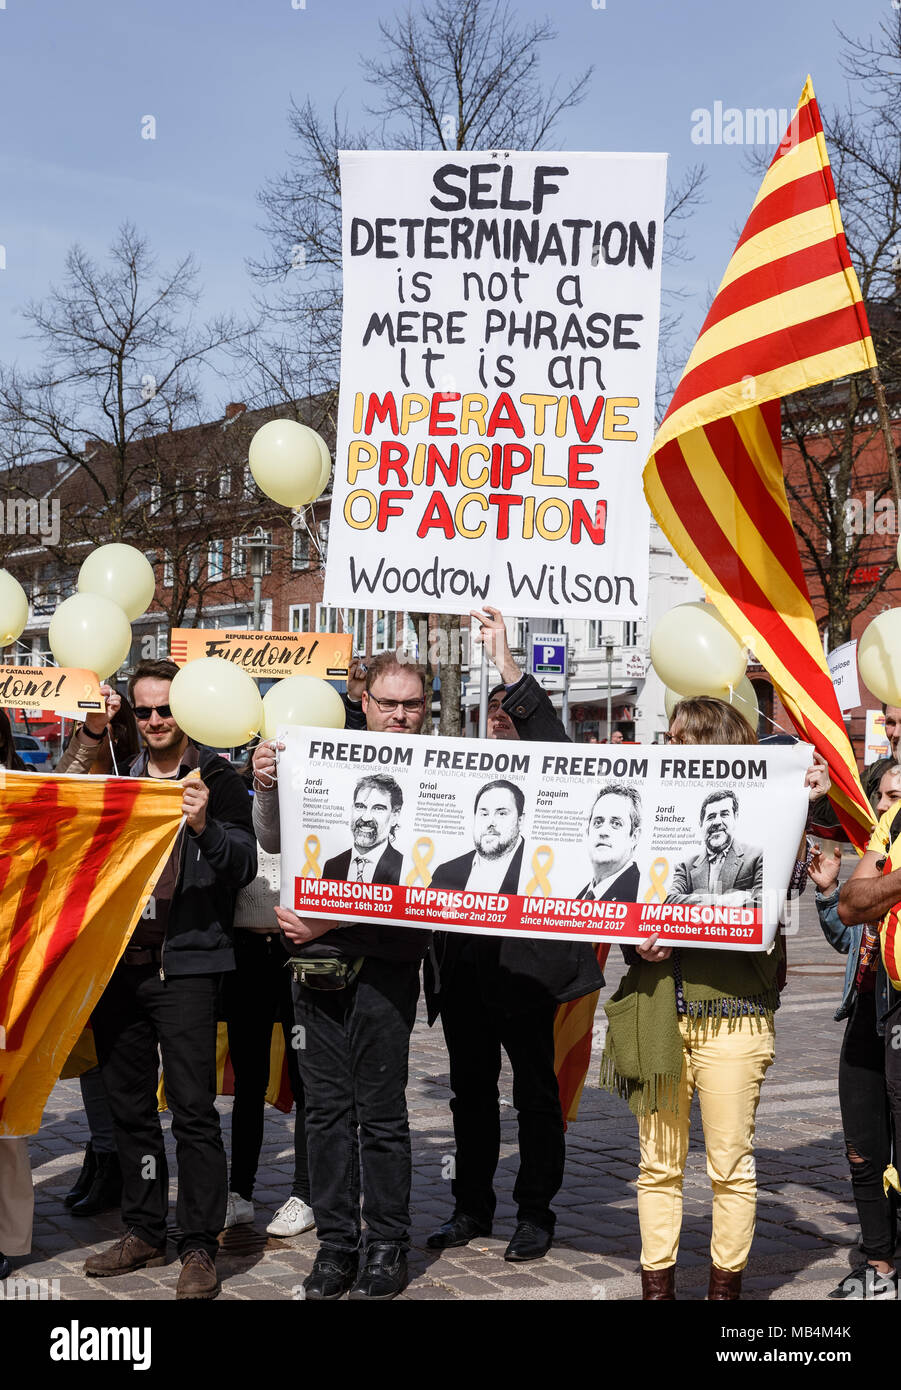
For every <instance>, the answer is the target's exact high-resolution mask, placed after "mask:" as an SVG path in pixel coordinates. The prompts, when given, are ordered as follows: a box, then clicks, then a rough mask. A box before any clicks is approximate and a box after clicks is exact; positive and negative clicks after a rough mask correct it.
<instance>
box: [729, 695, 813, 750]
mask: <svg viewBox="0 0 901 1390" xmlns="http://www.w3.org/2000/svg"><path fill="white" fill-rule="evenodd" d="M733 700H741V702H742V704H743V705H748V706H750V704H751V701H750V700H748V699H746V698H745V696H744V695H739V693H738V691H737V690H736V689H735V687H734V686H732V685H730V686H729V703H730V704H731V703H732V701H733ZM757 715H758V718H760V719H765V720H766V722H767V723H768V724H772V726H773V728H774V729H778V730H779V732H780V734H788V736H789V738H797V737H798V735H797V734H793V733H792V731H791V730H790V729H785V728H783V726H782V725H781V724H777V723H776V720H775V719H771V718H770V716H769V715H768V714H764V712H763V710H762V709H761V708H760V706H759V705H758V706H757Z"/></svg>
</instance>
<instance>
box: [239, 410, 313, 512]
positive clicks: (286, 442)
mask: <svg viewBox="0 0 901 1390" xmlns="http://www.w3.org/2000/svg"><path fill="white" fill-rule="evenodd" d="M318 438H319V436H318V435H317V434H316V433H315V431H313V430H311V429H310V428H309V426H307V425H302V424H300V422H299V421H298V420H270V421H269V422H268V423H267V424H265V425H262V426H261V427H260V429H258V430H257V432H256V434H255V435H254V436H253V439H252V440H251V441H250V449H249V451H248V461H249V463H250V471H251V473H252V474H253V476H254V479H255V480H256V483H257V486H258V487H259V489H260V491H261V492H264V493H265V494H266V496H267V497H271V498H272V500H273V502H278V503H279V504H280V505H281V506H283V507H305V506H306V505H307V503H308V502H311V501H312V500H313V498H314V497H318V495H319V494H318V492H317V491H316V489H317V488H318V487H319V480H320V478H321V477H322V472H323V459H322V453H321V451H320V448H319V445H318V443H317V442H316V441H317V440H318Z"/></svg>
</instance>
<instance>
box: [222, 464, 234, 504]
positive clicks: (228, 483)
mask: <svg viewBox="0 0 901 1390" xmlns="http://www.w3.org/2000/svg"><path fill="white" fill-rule="evenodd" d="M231 495H232V475H231V469H230V468H226V470H225V472H224V473H220V474H219V496H220V497H231Z"/></svg>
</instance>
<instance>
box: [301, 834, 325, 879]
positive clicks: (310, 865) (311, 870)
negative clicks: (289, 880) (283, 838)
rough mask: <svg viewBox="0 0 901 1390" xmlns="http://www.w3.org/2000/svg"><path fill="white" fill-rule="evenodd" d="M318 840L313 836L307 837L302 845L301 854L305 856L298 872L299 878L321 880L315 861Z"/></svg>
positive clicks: (320, 873) (317, 851) (319, 870)
mask: <svg viewBox="0 0 901 1390" xmlns="http://www.w3.org/2000/svg"><path fill="white" fill-rule="evenodd" d="M319 848H320V846H319V840H318V838H317V836H315V835H308V836H307V838H306V839H305V840H304V843H303V852H304V854H305V855H306V856H307V857H306V859H305V860H304V863H303V868H302V869H301V871H300V876H301V878H322V870H321V869H320V867H319V864H318V862H317V859H316V855H317V854H318V853H319Z"/></svg>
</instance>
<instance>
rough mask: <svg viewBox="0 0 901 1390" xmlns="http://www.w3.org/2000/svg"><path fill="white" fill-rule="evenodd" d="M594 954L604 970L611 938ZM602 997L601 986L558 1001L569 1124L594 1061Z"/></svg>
mask: <svg viewBox="0 0 901 1390" xmlns="http://www.w3.org/2000/svg"><path fill="white" fill-rule="evenodd" d="M595 954H596V955H597V958H598V965H599V966H600V967H601V969H602V970H603V968H604V966H605V964H606V962H607V957H608V955H609V954H610V942H609V941H601V942H599V943H598V945H597V946H596V947H595ZM600 997H601V995H600V990H595V992H594V994H583V995H582V997H581V999H570V1000H569V1001H568V1003H566V1004H558V1005H557V1011H556V1013H555V1014H554V1070H555V1071H556V1073H557V1090H558V1091H559V1092H560V1109H561V1110H562V1111H563V1118H564V1120H565V1121H566V1123H567V1124H568V1123H569V1121H570V1120H574V1119H575V1118H576V1116H577V1115H578V1113H579V1101H580V1100H581V1099H582V1088H583V1086H584V1085H585V1077H586V1076H587V1075H588V1068H589V1066H590V1065H591V1044H592V1040H593V1038H594V1015H595V1010H596V1009H597V1006H598V1000H599V999H600Z"/></svg>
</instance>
